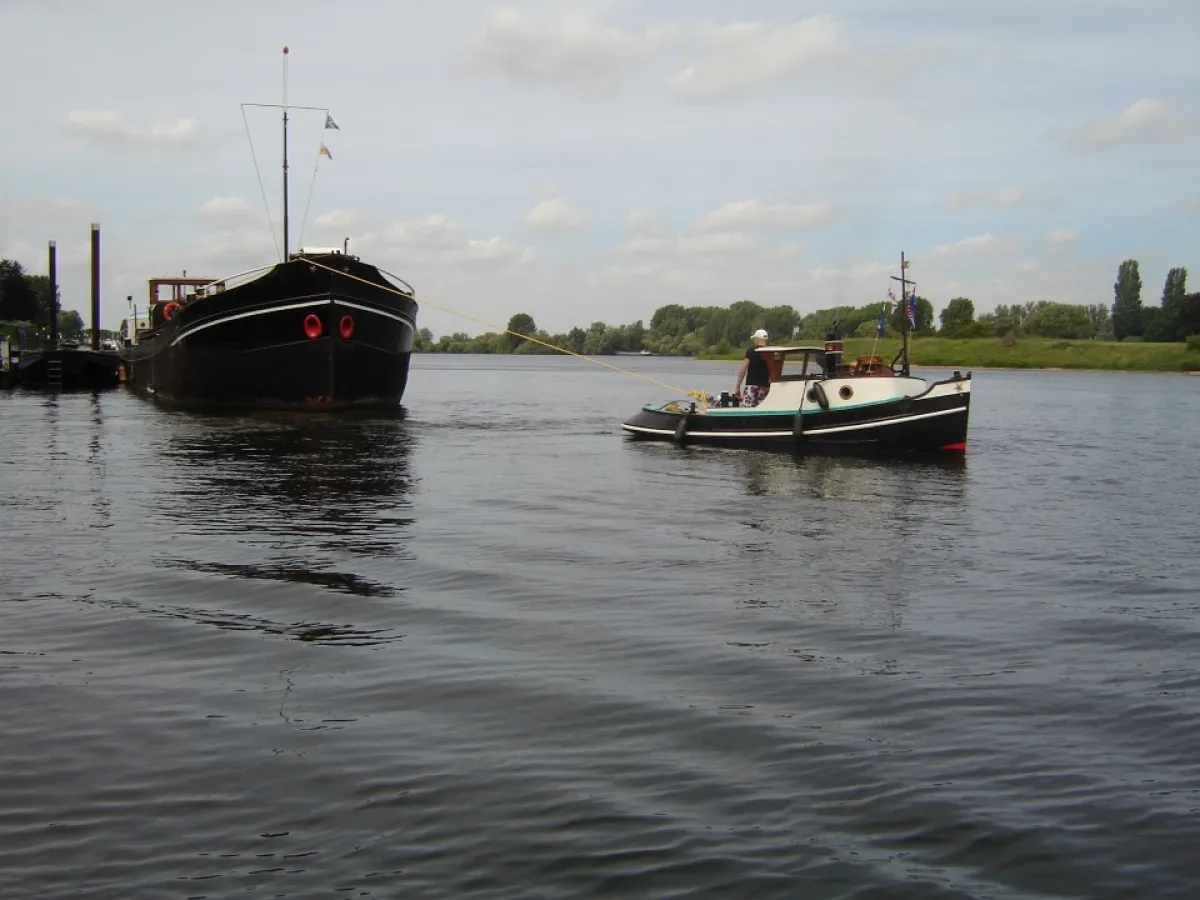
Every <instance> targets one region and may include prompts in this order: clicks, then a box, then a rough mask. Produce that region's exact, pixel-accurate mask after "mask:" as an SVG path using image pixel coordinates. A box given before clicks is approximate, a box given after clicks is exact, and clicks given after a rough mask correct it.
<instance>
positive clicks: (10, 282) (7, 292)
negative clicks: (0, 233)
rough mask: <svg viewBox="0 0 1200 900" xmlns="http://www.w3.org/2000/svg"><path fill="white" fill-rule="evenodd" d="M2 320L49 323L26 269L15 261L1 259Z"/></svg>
mask: <svg viewBox="0 0 1200 900" xmlns="http://www.w3.org/2000/svg"><path fill="white" fill-rule="evenodd" d="M0 319H12V320H14V321H19V322H33V323H35V324H37V325H41V324H45V323H46V322H47V321H49V320H48V319H47V318H46V317H45V315H44V314H43V307H42V301H41V300H40V298H39V297H38V294H37V291H36V290H35V289H34V287H33V286H32V285H31V284H30V280H29V276H28V275H26V274H25V268H24V267H23V266H22V265H21V264H20V263H19V262H17V261H16V260H15V259H0Z"/></svg>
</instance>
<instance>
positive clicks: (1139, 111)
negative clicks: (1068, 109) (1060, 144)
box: [1072, 97, 1200, 150]
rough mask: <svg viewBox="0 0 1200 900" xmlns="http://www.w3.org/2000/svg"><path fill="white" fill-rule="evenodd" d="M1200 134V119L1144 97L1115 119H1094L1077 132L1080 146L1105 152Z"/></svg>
mask: <svg viewBox="0 0 1200 900" xmlns="http://www.w3.org/2000/svg"><path fill="white" fill-rule="evenodd" d="M1196 134H1200V116H1196V115H1184V114H1177V113H1175V111H1174V107H1172V105H1171V104H1170V103H1168V102H1167V101H1165V100H1157V99H1154V98H1149V97H1143V98H1142V99H1141V100H1137V101H1135V102H1133V103H1131V104H1130V105H1129V106H1128V107H1126V108H1125V109H1124V110H1122V111H1121V112H1119V113H1117V115H1115V116H1108V117H1104V118H1099V119H1093V120H1092V121H1090V122H1087V123H1085V124H1084V125H1083V126H1082V127H1080V128H1079V129H1077V130H1076V131H1075V133H1074V135H1073V137H1072V141H1073V143H1074V144H1075V146H1077V147H1081V148H1084V149H1089V150H1106V149H1109V148H1111V147H1115V146H1117V145H1118V144H1122V143H1125V142H1126V141H1136V140H1142V141H1150V142H1158V143H1161V142H1167V141H1176V140H1179V139H1181V138H1184V137H1187V136H1190V135H1196Z"/></svg>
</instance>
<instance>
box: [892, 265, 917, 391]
mask: <svg viewBox="0 0 1200 900" xmlns="http://www.w3.org/2000/svg"><path fill="white" fill-rule="evenodd" d="M910 262H912V260H906V259H905V258H904V251H903V250H901V251H900V277H899V278H897V277H896V276H895V275H891V276H889V277H890V278H891V279H892V281H898V282H900V309H901V311H902V312H903V313H904V316H903V317H902V318H901V320H900V321H901V325H900V334H901V336H902V337H903V339H904V346H903V348H902V349H901V351H900V354H901V358H902V360H903V362H902V363H901V372H902V373H903V375H904V377H905V378H907V377H908V376H909V374H910V372H909V367H908V332H909V322H908V287H909V285H912V288H913V290H914V291H916V289H917V283H916V282H915V281H909V280H908V279H907V278H906V277H905V275H904V273H905V271H906V270H907V269H908V264H909V263H910Z"/></svg>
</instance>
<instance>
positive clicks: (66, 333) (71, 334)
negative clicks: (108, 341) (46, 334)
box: [58, 309, 103, 341]
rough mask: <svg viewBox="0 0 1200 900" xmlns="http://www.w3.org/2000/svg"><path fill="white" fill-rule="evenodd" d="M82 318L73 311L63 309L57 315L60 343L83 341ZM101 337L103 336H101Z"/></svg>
mask: <svg viewBox="0 0 1200 900" xmlns="http://www.w3.org/2000/svg"><path fill="white" fill-rule="evenodd" d="M83 327H84V326H83V316H81V315H80V314H79V313H78V312H76V311H75V310H73V309H64V310H62V311H60V312H59V314H58V339H59V340H60V341H81V340H83ZM101 337H103V334H101Z"/></svg>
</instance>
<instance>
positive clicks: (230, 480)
mask: <svg viewBox="0 0 1200 900" xmlns="http://www.w3.org/2000/svg"><path fill="white" fill-rule="evenodd" d="M413 443H414V439H413V436H412V433H411V431H410V429H409V427H408V425H407V423H405V422H404V421H402V420H399V419H378V418H370V419H351V418H346V417H344V416H337V417H335V416H329V417H320V418H309V417H297V418H294V419H289V418H288V417H280V418H279V419H264V418H253V419H240V418H239V419H232V420H226V421H223V420H221V419H219V418H207V417H206V418H197V419H190V420H187V419H183V420H181V421H180V425H179V427H178V429H177V430H176V432H175V433H174V434H173V435H172V436H171V438H170V440H169V442H168V448H167V451H166V456H167V458H168V459H169V460H170V461H171V463H172V465H173V466H175V467H176V468H177V469H179V471H180V475H183V476H185V477H184V478H182V479H181V482H182V483H183V484H185V485H187V487H186V488H184V489H181V491H186V494H187V500H188V507H189V508H188V512H187V514H188V516H189V518H190V519H192V521H193V522H195V523H196V524H197V526H198V527H209V528H212V529H213V530H215V531H218V532H220V533H223V534H231V533H234V534H236V533H239V532H240V533H246V534H252V535H259V536H263V535H267V534H269V535H271V536H272V538H274V539H280V538H283V539H286V538H288V537H293V538H302V539H303V541H304V543H306V544H308V545H309V546H312V545H313V544H316V545H318V546H321V547H324V548H327V549H329V550H336V551H337V552H339V553H345V552H351V553H360V554H366V555H371V556H377V555H380V554H386V555H390V554H392V553H394V552H395V551H397V550H398V549H399V548H400V546H401V545H402V535H403V533H405V532H406V531H407V527H408V525H409V524H410V523H411V520H410V519H409V518H408V517H407V510H408V509H409V507H410V502H409V498H408V494H409V491H410V489H411V487H412V482H413V476H412V472H411V468H410V458H409V457H410V454H411V451H412V447H413Z"/></svg>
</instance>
